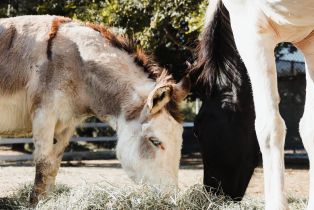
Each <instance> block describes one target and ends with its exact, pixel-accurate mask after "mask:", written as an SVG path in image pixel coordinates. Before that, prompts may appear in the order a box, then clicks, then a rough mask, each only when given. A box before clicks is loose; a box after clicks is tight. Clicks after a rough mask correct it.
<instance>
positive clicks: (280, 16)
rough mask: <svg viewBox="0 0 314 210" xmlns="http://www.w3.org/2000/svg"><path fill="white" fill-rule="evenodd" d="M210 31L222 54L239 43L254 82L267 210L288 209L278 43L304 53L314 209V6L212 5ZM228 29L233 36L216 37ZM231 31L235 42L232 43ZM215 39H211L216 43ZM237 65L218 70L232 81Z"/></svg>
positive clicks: (220, 1) (241, 0)
mask: <svg viewBox="0 0 314 210" xmlns="http://www.w3.org/2000/svg"><path fill="white" fill-rule="evenodd" d="M226 9H227V10H226ZM228 12H229V14H228ZM228 24H229V27H230V24H231V28H230V31H228ZM206 28H207V32H209V33H208V35H209V36H215V37H216V39H219V40H220V41H221V42H220V45H221V46H223V47H222V48H220V49H219V50H220V51H223V50H225V51H226V52H228V49H227V47H226V43H227V44H230V43H231V45H230V46H229V47H230V49H231V48H232V47H234V44H236V47H237V49H238V52H239V54H237V55H238V57H239V55H240V56H241V57H242V60H243V62H244V64H245V66H246V68H247V71H248V74H249V77H250V80H251V83H252V90H253V98H254V105H255V112H256V120H255V128H256V133H257V137H258V141H259V145H260V149H261V152H262V155H263V167H264V182H265V183H264V184H265V203H266V209H287V208H288V205H287V200H286V195H285V185H284V169H285V167H284V140H285V134H286V126H285V123H284V121H283V119H282V118H281V116H280V113H279V108H278V104H279V101H280V99H279V94H278V89H277V75H276V66H275V59H274V48H275V46H276V45H277V44H278V43H280V42H292V43H293V44H294V45H295V46H296V47H297V48H298V49H300V50H301V51H302V52H303V55H304V57H305V62H306V81H307V88H306V95H307V96H306V102H305V109H304V115H303V117H302V119H301V122H300V134H301V137H302V140H303V144H304V146H305V148H306V150H307V152H308V156H309V159H310V193H309V202H308V209H314V171H313V170H314V165H313V164H314V127H313V125H314V1H313V0H299V1H296V0H210V1H209V6H208V10H207V15H206ZM231 29H232V30H231ZM224 30H225V32H229V33H225V34H223V33H217V31H220V32H223V31H224ZM211 32H212V33H211ZM231 32H233V37H234V41H233V43H232V42H230V39H228V38H230V37H228V35H230V34H232V33H231ZM215 37H214V38H208V39H209V40H211V41H214V40H215ZM226 37H227V38H226ZM224 39H225V43H224ZM216 43H217V41H216ZM232 45H233V46H232ZM216 53H221V52H216ZM213 54H215V52H213ZM210 62H212V61H210ZM233 64H234V63H231V65H230V62H229V63H226V65H225V66H226V67H227V68H226V69H225V70H221V69H219V68H218V70H221V72H220V73H221V74H228V79H231V80H232V78H230V75H232V70H234V69H235V68H234V66H232V65H233Z"/></svg>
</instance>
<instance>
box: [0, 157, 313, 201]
mask: <svg viewBox="0 0 314 210" xmlns="http://www.w3.org/2000/svg"><path fill="white" fill-rule="evenodd" d="M189 163H192V164H187V163H185V162H184V161H183V163H182V166H181V168H180V172H179V185H180V188H181V189H184V188H187V187H189V186H191V185H194V184H196V183H202V176H203V169H202V164H201V161H200V160H199V159H195V160H189ZM34 170H35V169H34V167H33V166H32V164H31V163H28V164H26V165H25V164H23V165H19V164H5V165H0V197H4V196H7V195H9V194H11V193H13V192H14V191H16V190H17V189H19V188H21V186H23V185H24V184H27V183H31V182H32V181H33V178H34V174H35V171H34ZM262 171H263V170H262V169H261V168H257V169H256V170H255V173H254V176H253V178H252V180H251V182H250V185H249V187H248V190H247V195H248V196H250V197H261V196H263V176H262ZM285 177H286V184H287V189H288V194H291V195H293V196H294V197H301V198H303V197H307V194H308V185H309V177H308V170H307V169H289V168H288V169H286V172H285ZM103 182H109V183H113V184H114V185H118V186H123V185H130V184H133V183H132V182H131V181H130V179H129V178H128V177H127V176H126V174H125V172H124V171H123V170H122V169H121V166H120V164H119V162H118V161H117V160H106V161H84V162H83V163H82V162H80V163H77V162H66V163H65V162H64V163H63V166H62V167H61V169H60V172H59V174H58V176H57V184H66V185H68V186H71V187H75V186H79V185H84V184H96V183H103Z"/></svg>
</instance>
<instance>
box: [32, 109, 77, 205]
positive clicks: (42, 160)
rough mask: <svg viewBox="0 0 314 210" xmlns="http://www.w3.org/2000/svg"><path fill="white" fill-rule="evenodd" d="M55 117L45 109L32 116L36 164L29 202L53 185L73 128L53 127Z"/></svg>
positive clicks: (34, 200)
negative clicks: (59, 129) (59, 128)
mask: <svg viewBox="0 0 314 210" xmlns="http://www.w3.org/2000/svg"><path fill="white" fill-rule="evenodd" d="M56 123H57V118H56V116H55V114H54V113H52V112H50V111H47V110H43V109H40V110H37V111H36V112H35V114H34V118H33V138H34V144H35V151H34V161H35V164H36V175H35V183H34V187H33V190H32V193H31V196H30V202H31V204H33V205H35V204H37V202H38V200H39V199H40V198H42V197H43V196H45V195H46V194H47V193H48V192H49V191H50V190H51V189H52V188H53V187H54V183H55V178H56V175H57V173H58V170H59V167H60V163H61V159H62V155H63V152H64V149H65V147H66V146H67V144H68V142H69V139H70V137H71V136H72V134H73V130H74V129H73V128H64V129H63V130H61V131H58V130H56V129H55V127H56Z"/></svg>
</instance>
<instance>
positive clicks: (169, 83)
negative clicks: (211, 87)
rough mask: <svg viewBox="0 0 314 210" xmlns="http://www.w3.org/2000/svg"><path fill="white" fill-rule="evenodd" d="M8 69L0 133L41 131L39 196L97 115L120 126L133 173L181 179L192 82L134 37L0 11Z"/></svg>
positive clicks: (0, 99)
mask: <svg viewBox="0 0 314 210" xmlns="http://www.w3.org/2000/svg"><path fill="white" fill-rule="evenodd" d="M0 75H1V78H0V135H10V134H22V133H29V132H32V133H33V139H34V144H35V151H34V159H35V163H36V177H35V185H34V188H33V192H32V195H31V202H32V203H34V204H35V203H36V202H37V201H38V199H39V198H40V197H41V196H43V195H45V194H46V192H48V191H49V190H50V188H51V187H52V186H53V184H54V180H55V177H56V174H57V172H58V169H59V165H60V161H61V159H62V155H63V151H64V149H65V146H66V145H67V144H68V141H69V139H70V137H71V136H72V134H73V132H74V129H75V126H77V125H78V124H79V123H80V122H82V121H83V120H84V119H85V118H86V117H88V116H92V115H95V116H97V117H98V118H99V119H101V120H105V119H110V122H111V124H112V125H113V127H115V128H116V129H117V134H118V137H119V141H118V145H117V156H118V158H119V159H120V160H121V162H122V166H123V167H124V168H125V170H126V171H127V173H128V175H129V176H130V177H131V178H132V179H133V180H135V181H137V182H149V183H154V184H162V185H165V184H176V183H177V172H178V165H179V158H180V148H181V143H182V125H181V124H180V117H179V114H178V103H179V102H180V101H181V100H183V98H184V97H185V96H186V95H187V93H188V89H189V83H188V80H183V81H182V82H181V83H179V84H176V83H175V82H174V80H173V79H172V78H171V76H170V75H168V74H167V72H166V70H164V69H163V68H160V67H159V66H158V65H157V64H156V63H155V62H154V61H153V60H152V59H151V58H150V57H149V56H147V55H146V54H145V53H144V52H143V51H142V50H140V49H138V48H137V47H136V46H135V45H134V42H133V41H132V40H130V39H128V38H127V37H125V36H121V35H115V34H114V33H112V32H111V31H110V30H109V29H107V28H105V27H104V26H101V25H95V24H92V23H86V24H85V23H81V22H78V21H72V20H70V19H69V18H65V17H54V16H23V17H16V18H8V19H0ZM54 139H55V141H54ZM54 142H55V143H54ZM143 145H144V146H143ZM148 152H149V155H148V154H147V153H148Z"/></svg>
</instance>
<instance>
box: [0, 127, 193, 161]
mask: <svg viewBox="0 0 314 210" xmlns="http://www.w3.org/2000/svg"><path fill="white" fill-rule="evenodd" d="M193 126H194V124H193V123H191V122H185V123H183V127H184V128H192V127H193ZM108 127H109V126H108V124H106V123H85V124H83V125H81V126H80V127H78V128H108ZM116 141H117V136H116V135H114V136H100V137H73V138H72V139H71V141H70V142H116ZM26 143H33V141H32V138H0V146H1V145H12V144H26ZM112 158H115V152H114V151H113V150H109V151H102V152H100V151H97V152H90V151H83V152H74V151H71V152H66V153H64V156H63V160H83V159H84V160H97V159H112ZM32 159H33V157H32V155H31V154H23V155H0V161H29V160H32Z"/></svg>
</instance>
